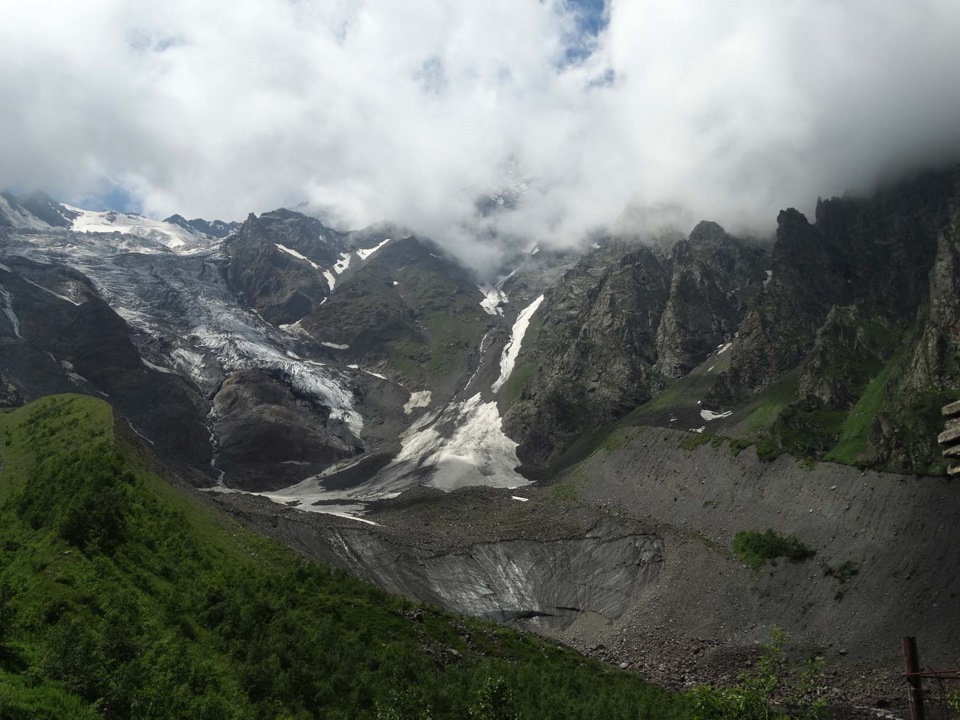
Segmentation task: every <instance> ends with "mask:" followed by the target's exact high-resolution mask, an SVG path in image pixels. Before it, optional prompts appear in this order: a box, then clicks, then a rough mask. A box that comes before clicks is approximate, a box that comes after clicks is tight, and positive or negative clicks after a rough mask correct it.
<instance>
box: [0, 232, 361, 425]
mask: <svg viewBox="0 0 960 720" xmlns="http://www.w3.org/2000/svg"><path fill="white" fill-rule="evenodd" d="M88 215H96V214H93V213H88ZM117 215H118V216H119V215H120V214H117ZM132 217H136V216H132ZM140 220H144V221H145V220H146V219H145V218H140ZM116 222H117V223H119V222H120V220H117V221H116ZM149 222H150V223H154V224H155V223H156V221H149ZM166 225H170V226H171V227H173V228H176V230H177V231H178V232H181V233H189V231H186V230H184V229H183V228H180V226H177V225H173V224H172V223H166ZM87 227H91V226H90V225H88V226H87ZM3 254H4V255H7V254H9V255H14V256H21V257H28V258H30V259H33V260H37V261H40V262H45V263H66V264H69V265H71V266H73V267H75V268H77V269H78V270H79V271H80V272H82V273H83V274H84V275H86V276H87V277H88V278H90V280H91V281H92V282H93V284H94V285H95V287H96V289H97V292H98V293H99V294H100V295H101V296H102V297H103V298H104V300H106V301H107V302H108V303H109V304H110V306H111V307H112V308H113V309H114V310H115V311H116V312H117V313H118V314H119V315H120V316H121V317H122V318H124V320H126V321H127V322H128V323H129V324H130V325H131V327H133V328H135V329H137V330H139V331H140V332H141V333H143V335H144V336H146V338H148V339H151V338H167V339H171V338H172V339H173V342H172V347H169V349H168V350H166V355H167V357H168V358H169V363H167V362H164V360H163V358H154V359H155V360H160V364H161V365H168V364H169V366H170V367H173V368H177V369H178V370H179V371H180V372H181V373H183V374H185V375H188V376H189V377H190V378H191V380H193V381H194V382H195V383H196V384H197V385H198V387H200V388H201V389H202V391H203V392H204V394H206V395H208V396H211V395H212V394H213V393H215V392H216V390H217V389H218V388H219V386H220V383H221V382H222V381H223V377H224V375H225V374H229V373H232V372H235V371H238V370H246V369H252V368H260V369H264V370H268V371H273V372H274V373H276V374H279V375H281V376H283V377H284V378H286V379H287V381H288V382H289V383H290V385H291V386H292V387H293V388H294V389H295V390H297V391H298V392H300V393H302V394H303V395H305V396H307V397H311V398H314V399H316V400H317V401H318V402H320V403H322V404H323V405H325V406H327V407H329V408H330V409H331V417H333V418H335V419H339V420H341V421H342V422H344V423H345V424H346V425H347V427H348V428H349V429H350V431H351V432H352V433H354V434H355V435H358V434H359V433H360V431H361V429H362V428H363V418H362V417H361V416H360V413H358V412H357V411H356V410H355V409H354V397H353V391H352V388H351V379H350V376H349V375H348V374H346V373H345V372H342V371H340V370H338V369H337V368H335V367H332V366H327V365H324V364H322V363H319V362H315V361H312V360H309V359H303V358H300V357H299V356H296V357H291V356H290V355H288V354H287V351H288V350H289V349H290V347H289V345H290V343H291V342H292V336H291V335H290V334H289V333H286V332H284V331H282V330H280V329H277V328H274V327H272V326H270V325H268V324H267V323H265V322H263V321H262V320H260V319H259V318H258V317H257V316H256V315H255V314H254V313H252V312H249V311H247V310H245V309H244V308H242V307H240V306H239V305H238V304H237V301H236V297H235V296H234V294H233V293H232V292H231V291H230V289H229V288H228V287H227V285H226V282H225V280H224V278H223V276H222V274H221V272H220V269H219V268H220V266H221V263H222V262H223V260H224V255H223V247H222V244H221V243H209V244H208V245H207V246H206V247H203V248H200V249H199V251H198V252H190V253H183V252H178V253H174V252H170V251H169V250H167V249H166V248H165V247H164V246H162V245H160V244H158V243H157V242H155V241H153V240H150V239H147V238H143V237H141V236H130V235H115V234H97V233H95V232H92V231H91V232H90V234H87V235H83V234H76V233H70V232H64V231H56V230H49V231H46V232H43V233H37V234H32V235H24V236H19V237H14V238H11V239H10V242H9V243H8V245H7V246H5V247H4V248H3ZM3 310H4V308H3V307H0V312H2V311H3Z"/></svg>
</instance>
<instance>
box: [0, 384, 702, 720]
mask: <svg viewBox="0 0 960 720" xmlns="http://www.w3.org/2000/svg"><path fill="white" fill-rule="evenodd" d="M115 426H116V427H115ZM0 456H2V461H3V463H4V466H3V470H2V474H0V643H2V648H3V650H2V658H0V659H2V662H0V717H3V718H8V717H9V718H21V717H22V718H33V717H49V718H92V717H101V716H104V715H107V714H108V715H109V717H111V718H124V717H135V718H173V717H184V718H187V717H189V718H271V719H272V718H310V717H323V718H421V717H433V718H468V717H472V718H494V717H497V718H500V717H504V718H506V717H510V718H513V717H519V718H531V719H533V718H679V717H685V716H687V705H686V701H685V700H684V699H683V698H680V697H678V696H675V695H672V694H669V693H667V692H666V691H663V690H660V689H659V688H655V687H652V686H650V685H648V684H646V683H644V682H643V681H641V680H640V679H638V678H637V677H635V676H632V675H630V674H627V673H621V672H615V671H612V670H609V669H607V668H605V667H603V666H601V665H599V664H596V663H593V662H591V661H588V660H585V659H584V658H582V657H580V656H578V655H577V654H575V653H573V652H572V651H570V650H567V649H565V648H561V647H559V646H556V645H553V644H551V643H548V642H545V641H542V640H540V639H538V638H535V637H531V636H527V635H522V634H519V633H515V632H512V631H509V630H506V629H504V628H502V627H499V626H496V625H493V624H489V623H483V622H479V621H474V620H467V619H464V618H459V617H455V616H451V615H448V614H446V613H443V612H440V611H439V610H435V609H432V608H428V607H421V606H418V605H415V604H413V603H410V602H407V601H405V600H402V599H399V598H396V597H393V596H391V595H388V594H387V593H385V592H383V591H381V590H379V589H377V588H375V587H374V586H371V585H368V584H365V583H362V582H360V581H359V580H356V579H354V578H352V577H350V576H348V575H346V574H344V573H341V572H337V571H332V570H330V569H328V568H326V567H323V566H319V565H316V564H313V563H309V562H306V561H304V560H302V559H299V558H297V557H295V556H294V555H293V554H292V553H291V552H289V551H288V550H286V549H285V548H283V547H281V546H279V545H278V544H276V543H275V542H273V541H270V540H267V539H264V538H261V537H259V536H256V535H254V534H252V533H249V532H247V531H245V530H243V529H242V528H240V527H239V526H237V525H235V524H234V523H232V522H231V521H229V520H225V519H223V518H221V517H220V516H219V515H216V514H214V513H213V512H212V511H210V510H208V509H206V508H205V507H203V506H202V505H200V504H197V503H196V502H194V500H193V499H192V498H190V497H188V496H187V495H186V494H184V493H182V492H181V491H179V490H177V489H175V488H173V487H171V486H170V485H168V484H167V483H165V482H164V481H162V480H160V479H159V478H158V477H156V476H155V475H154V474H153V473H152V472H151V471H150V470H149V466H148V462H147V460H146V458H144V457H143V456H142V455H141V451H140V450H139V449H138V448H137V446H136V443H135V442H134V441H133V440H132V439H131V438H130V437H129V433H128V432H126V431H125V430H124V427H123V425H122V424H121V421H119V420H115V419H114V417H113V415H112V413H111V411H110V408H109V407H108V406H107V405H106V404H105V403H103V402H101V401H98V400H95V399H92V398H88V397H82V396H58V397H52V398H46V399H43V400H41V401H38V402H35V403H32V404H31V405H29V406H27V407H24V408H21V409H18V410H15V411H12V412H9V413H6V414H3V415H0Z"/></svg>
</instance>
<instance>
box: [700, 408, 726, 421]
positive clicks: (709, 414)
mask: <svg viewBox="0 0 960 720" xmlns="http://www.w3.org/2000/svg"><path fill="white" fill-rule="evenodd" d="M732 414H733V410H727V411H726V412H723V413H715V412H713V411H712V410H701V411H700V417H702V418H703V419H704V420H706V421H707V422H710V421H711V420H721V419H723V418H725V417H729V416H730V415H732Z"/></svg>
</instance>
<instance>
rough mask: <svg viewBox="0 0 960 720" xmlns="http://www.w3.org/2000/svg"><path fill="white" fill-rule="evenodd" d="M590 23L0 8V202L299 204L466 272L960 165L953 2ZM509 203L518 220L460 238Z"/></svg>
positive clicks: (618, 4) (373, 10) (564, 12)
mask: <svg viewBox="0 0 960 720" xmlns="http://www.w3.org/2000/svg"><path fill="white" fill-rule="evenodd" d="M594 1H595V0H594ZM582 8H583V6H581V5H579V4H574V3H570V2H561V1H560V0H546V1H544V2H535V1H533V0H529V1H519V2H518V1H517V0H488V1H486V2H482V3H481V2H464V1H463V0H449V1H446V2H442V1H439V0H407V2H403V3H397V2H393V1H392V0H324V1H323V2H312V1H311V0H235V1H234V2H231V3H222V2H216V3H215V2H211V1H201V0H166V1H165V2H163V3H151V2H138V1H131V0H99V1H97V2H93V1H91V2H84V3H77V2H71V1H69V0H32V1H31V2H30V3H8V7H6V8H5V9H4V17H3V22H2V24H0V97H2V98H3V102H2V104H0V132H2V138H3V139H2V142H0V186H5V187H14V188H20V189H36V188H39V189H45V190H46V191H47V192H49V193H51V194H52V195H54V196H56V197H58V198H60V199H64V200H69V201H73V202H75V203H82V202H84V201H85V200H87V201H89V200H90V199H91V198H96V197H103V196H104V195H105V194H107V193H110V192H115V191H116V190H117V189H118V188H119V189H121V190H122V191H123V192H125V193H128V194H130V196H132V198H133V199H134V202H135V203H136V204H138V205H139V206H140V208H141V209H142V211H143V212H144V213H145V214H149V215H153V216H165V215H168V214H172V213H174V212H178V213H180V214H183V215H186V216H188V217H194V216H203V217H207V218H212V217H219V218H224V219H236V218H242V217H244V216H245V215H246V214H247V213H248V212H250V211H255V212H262V211H265V210H269V209H272V208H275V207H278V206H283V205H295V204H297V203H300V202H304V201H307V202H309V203H312V204H314V205H317V206H324V207H334V208H336V209H337V211H338V212H339V213H340V215H341V217H342V218H343V222H344V223H345V224H348V225H350V226H353V227H356V226H361V225H364V224H368V223H371V222H375V221H378V220H382V219H389V220H392V221H395V222H398V223H401V224H403V225H406V226H409V227H413V228H416V229H417V230H419V231H421V232H424V233H427V234H430V235H432V236H433V237H435V238H436V239H438V240H441V241H445V242H447V243H448V244H450V245H451V247H452V248H453V249H454V250H455V251H456V252H458V253H459V254H460V255H461V256H464V257H466V258H467V259H469V260H471V261H473V262H475V263H477V264H483V263H484V262H485V261H486V260H489V255H490V254H491V252H493V251H491V250H487V249H485V248H484V246H483V245H482V244H478V243H476V242H473V241H472V237H473V235H474V233H475V230H476V223H477V222H485V223H487V224H488V225H489V224H492V225H493V227H494V229H496V230H498V231H502V232H510V233H519V234H522V235H524V236H526V237H528V238H530V240H531V242H541V243H542V242H548V243H549V242H553V243H558V244H564V243H572V242H575V241H578V240H579V239H580V238H581V237H582V235H583V234H584V233H585V232H586V231H589V230H591V229H594V228H596V227H598V226H603V225H611V224H612V223H613V222H614V221H615V220H616V218H617V217H618V216H619V215H620V214H621V212H622V210H623V209H624V207H625V206H626V205H627V204H628V203H629V202H630V201H631V200H632V201H634V202H636V203H639V204H641V205H648V204H649V205H654V204H658V203H681V204H682V205H683V206H685V207H687V208H689V209H690V210H691V212H692V213H693V214H694V215H695V216H696V217H709V218H712V219H716V220H717V221H719V222H721V223H722V224H725V225H726V226H728V227H730V228H734V229H743V228H747V229H752V230H754V231H755V232H757V231H759V232H763V231H769V230H770V229H771V224H772V222H773V221H774V219H775V217H776V212H777V210H778V209H780V208H782V207H786V206H798V207H801V208H802V209H805V208H809V207H811V206H812V205H813V203H814V202H815V200H816V197H817V196H818V195H823V196H829V195H832V194H839V193H842V192H844V191H845V190H847V189H851V190H853V191H866V190H868V189H869V187H870V186H871V184H872V183H874V182H875V181H876V179H877V178H878V176H880V175H882V174H884V173H889V172H891V171H896V170H897V169H901V168H905V167H909V166H911V165H919V164H925V163H930V162H944V161H952V160H955V159H956V158H957V156H958V150H960V93H958V92H957V89H956V88H957V79H958V75H960V50H958V48H960V43H958V42H957V38H958V37H960V3H957V2H956V1H955V0H918V1H915V2H912V3H894V2H878V1H877V0H820V1H819V2H815V1H813V0H803V1H800V0H784V1H782V2H776V3H764V2H754V1H748V0H729V1H727V2H722V3H721V2H706V1H704V0H701V1H698V2H695V1H694V0H676V1H674V2H670V3H662V2H646V1H643V0H612V1H611V2H609V3H608V5H607V7H606V10H605V13H606V15H605V20H606V23H597V22H594V21H596V19H597V18H596V17H594V18H592V22H589V23H584V22H582V19H583V18H582V17H581V18H580V20H581V21H580V22H578V15H577V14H578V13H582V12H584V10H583V9H582ZM585 26H587V27H590V28H592V29H593V30H596V28H597V27H599V28H600V30H599V33H598V34H596V35H594V34H593V33H592V32H590V31H585V30H584V27H585ZM511 183H513V184H522V185H523V186H524V187H525V188H526V192H525V194H524V195H523V197H522V199H521V201H520V206H519V209H518V211H516V212H511V213H500V214H495V215H494V216H492V217H490V218H487V219H486V220H483V221H480V220H478V219H477V208H476V200H477V198H478V197H479V196H482V195H484V194H490V193H493V192H494V191H495V190H496V189H498V188H502V187H504V186H505V185H508V184H511Z"/></svg>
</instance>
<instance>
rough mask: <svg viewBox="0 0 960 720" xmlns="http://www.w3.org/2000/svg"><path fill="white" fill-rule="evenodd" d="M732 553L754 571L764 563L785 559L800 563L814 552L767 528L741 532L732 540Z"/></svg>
mask: <svg viewBox="0 0 960 720" xmlns="http://www.w3.org/2000/svg"><path fill="white" fill-rule="evenodd" d="M732 549H733V552H734V553H735V554H736V555H737V556H738V557H739V558H740V559H741V560H743V561H744V562H745V563H746V564H747V565H749V566H750V567H751V568H753V569H754V570H758V569H759V568H760V567H761V566H762V565H763V564H764V563H765V562H766V561H768V560H775V559H776V558H780V557H785V558H787V559H788V560H790V561H791V562H802V561H804V560H807V559H809V558H811V557H813V556H814V554H815V552H814V551H813V550H812V549H811V548H809V547H807V546H806V545H804V544H803V543H802V542H801V541H800V540H799V539H798V538H796V537H794V536H793V535H786V534H781V533H778V532H775V531H774V530H772V529H770V528H768V529H767V530H765V531H764V532H760V531H758V530H743V531H741V532H738V533H737V534H736V536H735V537H734V538H733V545H732Z"/></svg>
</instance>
